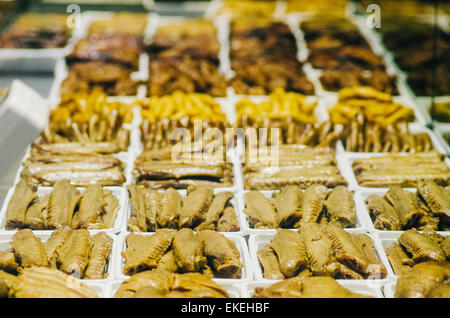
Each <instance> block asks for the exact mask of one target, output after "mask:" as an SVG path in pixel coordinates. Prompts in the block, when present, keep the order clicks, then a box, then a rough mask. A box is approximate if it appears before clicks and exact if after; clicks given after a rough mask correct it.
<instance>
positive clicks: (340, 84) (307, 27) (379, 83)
mask: <svg viewBox="0 0 450 318" xmlns="http://www.w3.org/2000/svg"><path fill="white" fill-rule="evenodd" d="M333 11H334V10H333ZM301 28H302V29H303V31H304V33H305V40H306V42H307V45H308V49H309V50H310V54H309V57H308V60H309V61H310V62H311V64H312V66H313V67H314V68H319V69H323V71H322V75H321V77H320V81H321V83H322V85H323V86H324V88H325V89H326V90H329V91H338V90H340V89H342V88H345V87H353V86H362V85H365V86H371V87H374V88H375V89H377V90H380V91H384V92H387V93H390V94H397V93H398V92H397V88H396V85H395V81H396V77H395V76H394V75H389V74H387V72H386V68H385V66H384V63H383V59H382V57H381V56H378V55H376V54H375V53H374V52H373V51H372V50H371V48H370V46H369V45H368V43H367V41H366V40H365V39H364V37H363V36H362V35H361V33H360V32H359V29H358V28H357V26H356V25H354V24H353V23H351V22H350V21H348V20H346V19H343V18H330V16H325V17H321V16H316V17H313V18H312V19H311V20H308V21H305V22H303V23H302V24H301Z"/></svg>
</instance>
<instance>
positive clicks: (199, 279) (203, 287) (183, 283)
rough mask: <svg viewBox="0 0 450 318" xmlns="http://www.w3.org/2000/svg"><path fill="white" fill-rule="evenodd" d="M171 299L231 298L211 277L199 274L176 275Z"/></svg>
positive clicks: (170, 295)
mask: <svg viewBox="0 0 450 318" xmlns="http://www.w3.org/2000/svg"><path fill="white" fill-rule="evenodd" d="M167 297H169V298H173V297H175V298H179V297H188V298H229V295H228V293H227V292H226V291H225V290H224V289H223V288H222V287H221V286H220V285H219V284H217V283H215V282H214V281H212V280H211V279H210V278H209V277H207V276H205V275H202V274H199V273H186V274H175V275H174V280H173V285H172V288H171V292H170V293H169V294H168V295H167Z"/></svg>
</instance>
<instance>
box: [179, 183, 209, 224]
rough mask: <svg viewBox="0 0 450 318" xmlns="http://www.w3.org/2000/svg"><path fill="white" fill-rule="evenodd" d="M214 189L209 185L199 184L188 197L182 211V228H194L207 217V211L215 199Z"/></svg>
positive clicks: (180, 222) (180, 221)
mask: <svg viewBox="0 0 450 318" xmlns="http://www.w3.org/2000/svg"><path fill="white" fill-rule="evenodd" d="M213 195H214V192H213V189H212V188H211V187H207V186H198V187H195V189H194V190H193V191H192V192H191V193H190V194H189V195H188V196H187V197H186V199H185V200H184V202H183V208H182V209H181V211H180V220H179V222H178V224H179V227H180V228H184V227H189V228H194V227H195V226H197V225H198V224H200V223H201V222H202V221H203V220H204V219H205V213H206V212H207V211H208V208H209V206H210V205H211V202H212V200H213Z"/></svg>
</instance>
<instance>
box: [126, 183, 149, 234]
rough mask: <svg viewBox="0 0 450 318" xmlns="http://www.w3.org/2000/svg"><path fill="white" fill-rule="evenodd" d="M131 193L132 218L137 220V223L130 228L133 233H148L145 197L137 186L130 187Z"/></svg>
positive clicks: (130, 225)
mask: <svg viewBox="0 0 450 318" xmlns="http://www.w3.org/2000/svg"><path fill="white" fill-rule="evenodd" d="M128 192H129V193H130V201H131V212H130V218H133V217H134V218H135V222H133V223H132V224H130V222H129V223H128V227H129V229H130V230H131V231H133V232H147V219H146V215H145V195H144V191H143V189H142V188H140V187H139V186H136V185H130V186H128Z"/></svg>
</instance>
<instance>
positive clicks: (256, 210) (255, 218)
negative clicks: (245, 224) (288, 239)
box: [244, 191, 279, 229]
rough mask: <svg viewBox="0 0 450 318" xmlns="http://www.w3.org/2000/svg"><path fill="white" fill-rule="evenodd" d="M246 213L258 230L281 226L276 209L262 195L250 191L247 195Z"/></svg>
mask: <svg viewBox="0 0 450 318" xmlns="http://www.w3.org/2000/svg"><path fill="white" fill-rule="evenodd" d="M244 213H245V214H247V215H248V217H249V220H250V224H252V225H253V226H254V227H255V228H256V229H271V228H272V229H273V228H276V227H277V226H278V224H279V222H278V216H277V214H276V211H275V207H274V206H273V204H272V202H270V201H269V200H268V199H267V198H266V197H265V196H264V195H263V194H262V193H260V192H258V191H250V192H247V193H246V194H245V209H244Z"/></svg>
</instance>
